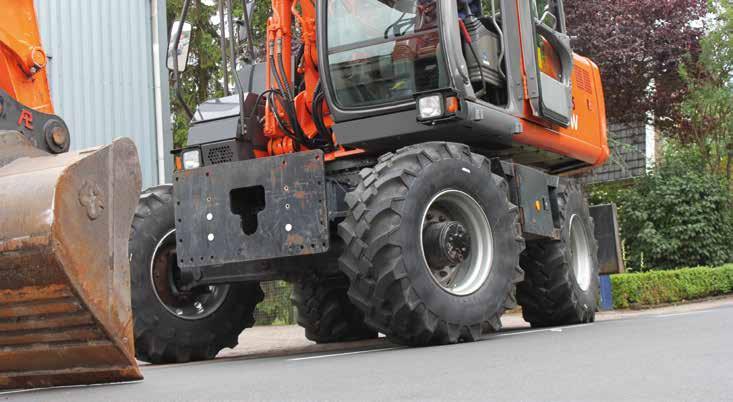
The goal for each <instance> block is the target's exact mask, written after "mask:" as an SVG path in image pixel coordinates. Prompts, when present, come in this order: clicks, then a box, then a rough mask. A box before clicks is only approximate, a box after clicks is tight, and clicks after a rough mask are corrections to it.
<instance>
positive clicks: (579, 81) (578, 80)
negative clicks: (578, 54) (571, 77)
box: [575, 66, 593, 94]
mask: <svg viewBox="0 0 733 402" xmlns="http://www.w3.org/2000/svg"><path fill="white" fill-rule="evenodd" d="M575 85H577V86H578V88H580V89H582V90H583V91H585V92H587V93H589V94H592V93H593V84H592V83H591V79H590V73H589V72H588V70H586V69H584V68H582V67H578V66H575Z"/></svg>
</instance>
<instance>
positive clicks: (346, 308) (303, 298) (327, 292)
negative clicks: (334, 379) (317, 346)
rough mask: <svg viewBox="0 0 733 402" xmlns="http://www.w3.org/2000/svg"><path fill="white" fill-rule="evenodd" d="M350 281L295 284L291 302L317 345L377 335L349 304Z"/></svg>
mask: <svg viewBox="0 0 733 402" xmlns="http://www.w3.org/2000/svg"><path fill="white" fill-rule="evenodd" d="M348 288H349V281H348V279H346V277H344V276H332V277H328V278H321V277H317V276H314V277H311V278H307V279H303V280H301V281H298V282H295V283H294V284H293V293H292V296H291V301H292V302H293V305H295V307H296V309H297V316H296V320H297V322H298V325H300V326H302V327H303V328H305V336H306V338H308V339H310V340H311V341H314V342H317V343H329V342H345V341H358V340H363V339H373V338H376V337H377V336H378V333H377V331H375V330H373V329H371V328H369V327H368V326H367V325H366V324H365V323H364V315H363V314H362V312H361V311H360V310H359V309H357V308H356V306H354V305H353V304H352V303H351V300H349V297H348V296H347V294H346V291H347V290H348Z"/></svg>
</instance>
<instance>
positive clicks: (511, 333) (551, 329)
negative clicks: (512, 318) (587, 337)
mask: <svg viewBox="0 0 733 402" xmlns="http://www.w3.org/2000/svg"><path fill="white" fill-rule="evenodd" d="M589 325H593V323H588V324H579V325H568V326H565V327H557V328H542V329H532V330H529V331H517V332H505V333H499V334H496V335H494V336H492V338H498V337H501V336H513V335H524V334H534V333H536V332H562V331H563V330H566V329H573V328H582V327H587V326H589Z"/></svg>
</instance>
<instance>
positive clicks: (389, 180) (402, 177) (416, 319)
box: [338, 142, 524, 346]
mask: <svg viewBox="0 0 733 402" xmlns="http://www.w3.org/2000/svg"><path fill="white" fill-rule="evenodd" d="M445 159H458V160H462V161H466V162H468V163H470V164H472V165H473V166H475V168H476V169H488V170H489V171H490V169H491V167H490V161H489V160H488V159H486V158H484V157H483V156H480V155H476V154H473V153H471V151H470V149H469V148H468V146H465V145H461V144H453V143H444V142H441V143H426V144H420V145H413V146H409V147H405V148H402V149H399V150H397V151H396V152H394V153H387V154H385V155H382V156H381V157H380V158H379V159H378V163H377V164H376V165H375V166H374V167H373V168H367V169H364V170H362V171H361V172H360V176H361V179H362V182H361V183H360V184H359V186H358V187H357V188H356V190H354V191H353V192H351V193H349V194H348V195H347V197H346V203H347V205H348V207H349V208H350V210H351V212H352V213H351V214H350V216H348V217H347V218H346V219H345V220H344V221H343V222H342V223H341V224H340V225H339V228H338V232H339V235H340V236H341V238H342V240H343V241H344V243H345V245H346V247H345V251H344V253H343V255H342V256H341V258H340V259H339V265H340V267H341V270H342V272H344V273H345V274H346V275H347V276H348V278H349V281H350V283H351V286H350V288H349V292H348V294H349V297H350V298H351V300H352V302H353V303H354V304H355V305H356V306H358V307H359V308H360V309H361V310H362V311H363V312H364V315H365V321H366V323H367V325H369V326H370V327H372V328H375V329H377V330H378V331H379V332H382V333H385V334H387V335H388V336H389V337H390V339H392V340H393V341H396V342H397V343H401V344H407V345H411V346H422V345H431V344H450V343H457V342H459V341H476V340H478V339H479V338H480V337H481V336H482V334H484V333H486V332H491V331H498V330H499V329H500V328H501V321H500V317H501V315H502V314H503V313H504V310H505V308H506V307H511V306H512V305H514V304H515V303H514V300H513V299H514V296H513V295H514V290H513V286H514V285H515V284H516V283H518V282H520V281H521V280H522V279H523V271H522V269H521V268H520V266H519V264H518V261H517V265H516V266H515V268H514V270H515V272H514V274H513V276H512V281H511V282H512V284H511V286H512V288H511V289H508V290H507V301H506V303H505V304H504V306H503V308H502V309H500V311H496V312H493V314H490V315H487V316H486V317H484V320H483V321H482V322H477V323H473V324H470V325H466V324H460V323H458V322H452V321H450V320H445V319H439V318H438V316H437V315H436V314H435V313H433V312H432V311H430V310H429V309H428V308H427V307H426V305H425V304H424V303H423V302H422V301H420V300H419V297H418V296H417V294H416V293H415V291H414V289H413V287H412V285H411V283H410V280H409V279H408V278H407V273H406V271H405V268H404V266H403V260H402V256H401V250H400V247H401V246H400V244H399V241H398V240H397V239H395V238H394V236H393V235H394V234H395V233H396V232H397V231H398V229H399V222H400V219H401V216H400V211H401V210H402V208H401V207H402V204H403V203H404V200H405V198H404V197H405V196H404V195H405V194H406V193H407V190H408V189H409V188H410V186H411V183H412V182H413V181H414V180H415V179H416V177H417V176H418V174H419V172H420V171H421V170H422V169H424V168H426V167H427V166H429V165H430V164H433V163H436V162H438V161H440V160H445ZM493 177H494V180H495V181H496V183H497V184H499V185H500V188H501V189H502V190H505V191H506V189H507V185H506V182H505V180H504V179H503V178H501V177H500V176H497V175H493ZM506 194H507V204H508V205H509V206H510V208H509V210H508V211H507V212H508V213H510V214H513V215H514V225H513V226H514V234H513V236H514V238H515V241H516V247H517V249H518V250H519V252H521V251H522V250H524V238H523V237H522V232H521V227H520V225H519V215H518V208H517V207H516V206H515V205H513V204H511V203H510V202H509V199H508V192H506ZM519 252H518V253H519ZM518 253H517V254H518Z"/></svg>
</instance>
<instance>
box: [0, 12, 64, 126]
mask: <svg viewBox="0 0 733 402" xmlns="http://www.w3.org/2000/svg"><path fill="white" fill-rule="evenodd" d="M12 3H13V5H12V6H11V5H4V6H3V7H0V88H2V89H3V90H4V91H6V92H7V93H9V94H10V96H12V97H13V98H15V99H16V100H17V101H18V102H20V103H22V104H24V105H26V106H28V107H30V108H33V109H35V110H37V111H39V112H42V113H49V114H53V104H52V103H51V93H50V91H49V86H48V78H47V77H46V71H45V70H46V69H45V68H46V63H47V62H48V58H47V56H46V52H44V50H43V48H42V47H41V38H40V34H39V33H38V22H37V21H36V10H35V7H34V6H33V0H14V1H13V2H12Z"/></svg>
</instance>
